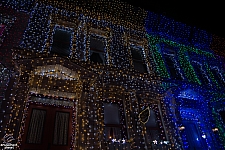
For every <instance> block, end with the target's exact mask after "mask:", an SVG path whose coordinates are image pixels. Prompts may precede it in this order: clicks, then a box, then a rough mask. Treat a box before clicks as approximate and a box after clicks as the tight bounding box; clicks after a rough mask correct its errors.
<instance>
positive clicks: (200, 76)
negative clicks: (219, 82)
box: [194, 65, 209, 84]
mask: <svg viewBox="0 0 225 150" xmlns="http://www.w3.org/2000/svg"><path fill="white" fill-rule="evenodd" d="M194 70H195V73H196V75H197V77H198V79H199V80H200V82H201V83H202V84H209V80H208V79H207V77H206V76H205V75H204V74H203V72H202V70H201V66H199V65H195V66H194Z"/></svg>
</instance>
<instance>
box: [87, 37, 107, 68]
mask: <svg viewBox="0 0 225 150" xmlns="http://www.w3.org/2000/svg"><path fill="white" fill-rule="evenodd" d="M91 37H94V38H96V39H98V40H101V42H102V43H103V47H104V49H103V51H101V50H97V49H91ZM88 41H89V45H88V52H89V55H88V60H89V61H90V62H92V61H91V52H96V53H98V54H99V55H100V54H101V55H102V56H103V58H104V59H103V60H102V61H103V63H98V65H106V64H109V60H108V59H109V58H108V51H107V45H108V44H107V38H106V37H104V36H101V35H98V34H94V33H91V34H90V35H89V37H88ZM100 57H101V56H100ZM92 63H94V62H92Z"/></svg>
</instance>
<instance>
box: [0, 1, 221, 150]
mask: <svg viewBox="0 0 225 150" xmlns="http://www.w3.org/2000/svg"><path fill="white" fill-rule="evenodd" d="M109 3H110V5H109ZM109 6H110V8H109ZM111 6H112V7H111ZM0 8H1V13H2V12H4V15H3V14H0V16H1V20H0V25H1V28H0V47H1V49H4V50H5V51H4V52H3V51H1V52H0V55H1V56H4V58H3V61H2V62H3V63H2V62H1V64H3V65H1V69H2V72H1V74H0V78H1V79H2V81H3V79H5V80H4V82H3V84H4V86H5V87H8V85H10V88H11V89H10V92H9V93H10V96H9V98H8V100H9V101H7V102H3V103H4V108H8V109H3V111H2V112H3V116H4V118H3V120H2V121H0V125H1V129H3V130H1V132H3V133H2V134H6V133H7V134H13V135H16V136H17V137H18V145H19V146H20V145H21V144H22V142H23V141H22V136H23V134H24V130H25V128H26V127H25V124H24V123H25V121H26V116H27V115H28V114H27V113H28V110H29V105H30V104H32V103H36V104H41V105H52V106H55V107H58V106H63V107H65V108H70V109H73V115H72V118H73V119H72V133H71V135H70V136H71V137H72V141H71V149H81V150H82V149H106V147H107V146H106V145H107V144H108V146H114V147H118V146H121V144H122V149H145V148H146V147H147V148H149V149H150V148H152V144H153V142H154V143H158V145H156V144H155V145H153V147H156V146H161V147H162V148H164V149H169V148H170V149H182V148H183V149H188V148H189V146H190V143H188V142H189V141H188V140H187V132H188V131H187V130H188V128H186V127H185V124H184V123H182V122H179V121H181V120H185V121H192V122H195V123H196V125H197V127H198V128H199V132H200V134H201V136H200V138H201V137H202V138H203V142H204V143H206V144H205V145H207V147H210V148H212V149H223V148H225V145H224V141H225V135H224V134H223V133H224V128H223V124H222V118H221V117H220V115H219V112H220V111H224V110H223V109H222V108H221V107H222V105H223V104H224V103H223V101H221V100H222V99H225V95H224V94H221V93H223V88H224V87H223V83H221V81H222V82H224V81H225V80H224V69H225V66H224V64H223V62H224V58H223V57H219V59H218V60H217V61H216V59H217V58H218V56H217V55H215V53H216V54H219V55H223V56H224V53H223V52H222V51H221V47H224V40H222V39H220V38H219V37H217V36H214V35H211V34H209V33H207V32H205V31H202V30H199V29H197V28H195V27H189V26H187V25H184V24H182V23H178V22H175V21H174V20H172V19H168V18H166V17H164V16H162V15H157V14H154V13H151V12H148V11H144V10H142V9H140V8H135V7H133V6H130V5H128V4H126V3H123V2H120V1H117V0H115V1H110V2H109V1H105V0H100V1H97V0H96V1H91V0H88V1H83V0H77V1H72V0H71V1H58V0H43V1H33V0H9V1H8V0H7V1H5V0H3V1H2V2H1V5H0ZM8 10H10V11H8ZM5 12H6V13H5ZM5 14H8V15H5ZM23 16H25V17H23ZM23 20H24V21H23ZM27 22H28V23H27ZM15 28H17V30H18V31H24V33H23V34H22V33H18V34H15V37H13V36H8V35H9V33H10V32H13V31H14V33H16V32H15ZM25 28H26V29H25ZM58 30H60V31H65V32H67V33H68V34H70V40H69V41H70V43H69V50H70V53H69V55H68V56H59V55H57V54H52V53H51V52H52V49H53V48H52V45H53V42H54V41H53V36H54V34H56V31H58ZM22 35H23V39H22V41H21V40H20V39H21V37H22ZM6 37H7V38H6ZM91 37H94V38H96V39H99V40H102V41H103V42H102V43H104V52H105V55H104V59H105V60H106V61H105V63H104V64H94V63H93V62H92V61H91V59H90V56H91V51H90V50H91V49H90V45H91V43H90V39H91ZM18 41H21V42H20V45H19V47H18V48H13V55H12V53H11V49H12V46H17V45H16V43H18ZM167 46H169V47H172V49H174V51H175V54H173V55H171V53H170V52H168V51H166V47H167ZM131 47H137V48H138V49H139V50H140V53H141V55H142V59H143V60H142V61H143V62H144V63H145V64H146V66H147V70H148V72H147V73H140V72H138V71H137V70H135V69H134V64H133V59H132V56H131V52H130V51H131ZM212 50H213V51H212ZM6 51H8V52H6ZM214 52H215V53H214ZM166 55H167V56H168V55H169V58H170V59H171V60H172V62H174V64H173V65H174V67H175V71H176V76H177V77H176V78H175V79H174V78H173V77H172V74H171V72H170V71H169V69H168V64H166V63H165V57H166ZM11 56H13V63H14V65H15V68H14V69H11V68H12V67H9V68H10V69H9V68H8V66H11V61H12V60H11ZM194 57H195V58H194ZM196 58H197V60H196ZM193 63H197V64H198V65H199V66H201V67H200V71H202V72H203V75H204V76H205V78H206V79H207V80H208V81H209V84H208V85H207V86H206V85H205V83H203V81H202V80H201V79H200V77H199V74H197V72H196V70H195V69H196V68H195V66H194V64H193ZM5 64H6V66H5ZM6 68H8V69H9V70H12V71H11V72H10V71H6V70H7V69H6ZM213 69H215V70H216V71H217V72H218V75H219V77H220V78H221V80H218V77H217V75H216V74H215V73H214V72H213ZM154 70H156V72H153V71H154ZM12 74H13V79H9V78H10V77H11V75H12ZM178 76H180V77H181V78H180V79H178ZM10 81H11V82H12V83H11V82H10ZM9 83H10V84H9ZM213 87H215V88H216V89H213ZM5 93H6V89H4V90H3V97H6V96H5ZM137 93H141V94H137ZM34 97H35V98H34ZM43 98H44V99H43ZM9 102H10V103H9ZM103 102H108V103H116V104H118V106H119V108H120V112H121V113H122V115H121V116H122V117H121V124H122V125H123V129H124V130H123V131H121V134H123V135H124V139H115V138H111V139H112V140H111V141H105V139H106V137H105V136H106V135H105V134H104V115H103V113H104V108H103ZM5 104H7V105H5ZM2 106H3V105H2ZM142 106H147V108H148V109H149V108H151V110H152V111H154V113H155V116H156V118H155V119H156V123H157V124H158V127H159V130H158V132H159V134H157V137H156V139H152V140H149V139H148V138H145V137H147V136H149V135H150V134H149V133H148V129H147V127H146V126H145V124H143V123H146V122H143V123H141V122H140V119H139V117H138V116H139V115H140V114H142V113H143V111H142V110H141V109H140V108H141V107H142ZM186 107H188V108H190V109H187V108H186ZM8 110H9V111H8ZM148 111H149V112H150V110H148ZM176 111H178V112H179V113H177V112H176ZM6 112H7V113H8V112H10V114H9V116H8V118H7V119H6V116H7V113H6ZM21 116H22V117H21ZM20 118H22V120H20ZM203 118H205V119H203ZM5 120H6V121H7V120H8V122H7V123H5V122H6V121H5ZM2 123H5V124H2ZM19 123H21V126H20V131H18V129H15V128H14V127H15V126H16V125H17V124H19ZM215 131H216V132H215ZM17 133H19V134H17ZM217 133H218V134H217ZM214 137H215V138H214ZM198 140H199V139H198ZM121 141H122V142H121ZM163 141H166V144H165V143H164V145H163ZM167 141H168V142H167ZM218 141H219V142H220V143H221V144H220V145H218V144H217V143H218ZM143 143H144V144H143ZM160 143H162V144H160Z"/></svg>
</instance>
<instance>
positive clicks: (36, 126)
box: [26, 109, 46, 144]
mask: <svg viewBox="0 0 225 150" xmlns="http://www.w3.org/2000/svg"><path fill="white" fill-rule="evenodd" d="M45 117H46V111H45V110H39V109H33V110H32V115H31V120H30V124H29V129H28V134H27V140H26V141H27V143H30V144H41V143H42V134H43V130H44V121H45Z"/></svg>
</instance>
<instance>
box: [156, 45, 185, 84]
mask: <svg viewBox="0 0 225 150" xmlns="http://www.w3.org/2000/svg"><path fill="white" fill-rule="evenodd" d="M160 47H161V54H162V58H163V61H164V65H165V67H166V70H167V71H168V73H169V76H170V79H172V80H184V79H185V77H184V73H183V71H182V68H181V66H180V63H179V60H178V59H177V52H176V51H179V48H177V47H174V46H171V45H167V44H165V43H162V44H161V45H160ZM165 57H167V58H169V59H170V60H171V61H172V62H173V69H174V70H175V74H176V76H175V77H172V75H171V72H170V69H169V67H168V65H167V63H166V60H165V59H166V58H165ZM178 74H179V75H178ZM178 76H180V77H179V78H178Z"/></svg>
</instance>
